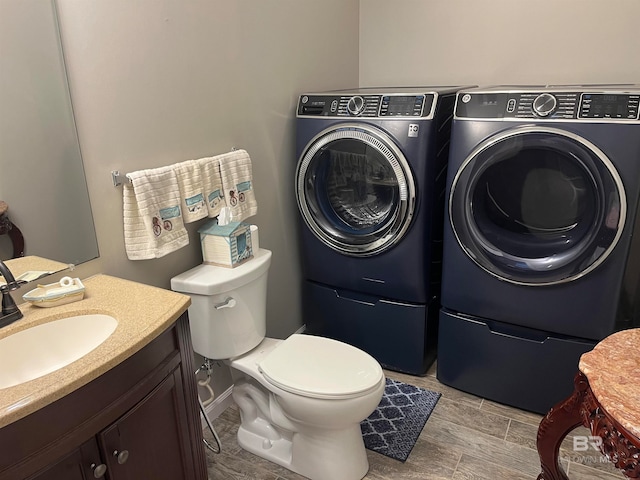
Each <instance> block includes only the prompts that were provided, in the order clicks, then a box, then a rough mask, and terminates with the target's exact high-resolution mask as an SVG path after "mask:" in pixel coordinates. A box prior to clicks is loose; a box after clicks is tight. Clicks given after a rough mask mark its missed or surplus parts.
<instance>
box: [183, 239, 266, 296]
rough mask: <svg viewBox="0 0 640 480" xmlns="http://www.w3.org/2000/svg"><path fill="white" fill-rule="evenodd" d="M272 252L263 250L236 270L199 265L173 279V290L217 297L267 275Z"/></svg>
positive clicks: (255, 253)
mask: <svg viewBox="0 0 640 480" xmlns="http://www.w3.org/2000/svg"><path fill="white" fill-rule="evenodd" d="M270 264H271V251H270V250H265V249H263V248H261V249H259V250H258V251H256V252H254V254H253V258H252V259H250V260H247V261H246V262H244V263H242V264H241V265H239V266H237V267H235V268H226V267H218V266H215V265H204V264H203V265H198V266H197V267H194V268H192V269H191V270H188V271H186V272H184V273H181V274H180V275H177V276H175V277H173V278H172V279H171V290H173V291H174V292H181V293H187V294H190V293H191V294H196V295H217V294H220V293H224V292H229V291H231V290H235V289H236V288H239V287H241V286H243V285H246V284H247V283H249V282H252V281H253V280H255V279H257V278H258V277H260V276H261V275H262V274H264V273H266V272H267V270H268V269H269V265H270Z"/></svg>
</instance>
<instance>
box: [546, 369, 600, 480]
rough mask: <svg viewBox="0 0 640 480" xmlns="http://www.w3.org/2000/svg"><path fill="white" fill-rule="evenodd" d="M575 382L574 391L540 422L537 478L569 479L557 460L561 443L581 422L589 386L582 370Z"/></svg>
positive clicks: (548, 479) (550, 479)
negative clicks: (540, 468) (539, 471)
mask: <svg viewBox="0 0 640 480" xmlns="http://www.w3.org/2000/svg"><path fill="white" fill-rule="evenodd" d="M574 384H575V388H574V391H573V394H572V395H571V396H570V397H569V398H568V399H566V400H564V401H563V402H561V403H559V404H557V405H556V406H555V407H553V408H552V409H551V410H549V413H547V415H546V416H545V417H544V418H543V419H542V421H541V422H540V427H539V428H538V439H537V447H538V455H539V456H540V464H541V467H542V473H540V475H538V480H568V479H569V477H567V475H566V474H565V473H564V471H563V470H562V467H561V466H560V464H559V463H558V454H559V451H560V444H561V443H562V441H563V440H564V438H565V437H566V436H567V434H568V433H569V432H570V431H571V430H573V429H574V428H576V427H578V426H580V425H582V414H581V407H582V403H583V401H584V397H585V393H586V391H587V389H588V388H589V384H588V382H587V379H586V378H585V377H584V375H582V373H578V374H577V375H576V377H575V380H574Z"/></svg>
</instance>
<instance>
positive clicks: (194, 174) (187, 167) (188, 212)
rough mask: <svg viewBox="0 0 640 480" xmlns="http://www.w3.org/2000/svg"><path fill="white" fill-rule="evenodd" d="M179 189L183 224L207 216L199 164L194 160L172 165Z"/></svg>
mask: <svg viewBox="0 0 640 480" xmlns="http://www.w3.org/2000/svg"><path fill="white" fill-rule="evenodd" d="M173 169H174V170H175V172H176V177H177V179H178V188H179V189H180V200H181V205H182V219H183V221H184V223H191V222H195V221H196V220H200V219H201V218H204V217H206V216H207V215H208V210H207V205H206V204H205V202H204V194H203V193H202V192H203V185H202V175H201V173H200V164H199V163H198V162H197V161H195V160H187V161H186V162H181V163H176V164H175V165H173Z"/></svg>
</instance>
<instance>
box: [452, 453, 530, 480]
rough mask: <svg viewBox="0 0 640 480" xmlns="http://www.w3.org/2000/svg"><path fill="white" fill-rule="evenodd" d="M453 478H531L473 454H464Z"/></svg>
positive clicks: (510, 479)
mask: <svg viewBox="0 0 640 480" xmlns="http://www.w3.org/2000/svg"><path fill="white" fill-rule="evenodd" d="M452 479H453V480H503V479H504V480H507V479H508V480H531V479H532V477H531V475H527V474H524V473H521V472H518V471H515V470H511V469H508V468H505V467H503V466H502V465H498V464H496V463H492V462H489V461H487V460H482V459H479V458H476V457H473V456H471V455H462V458H461V459H460V463H458V468H456V471H455V473H454V474H453V477H452Z"/></svg>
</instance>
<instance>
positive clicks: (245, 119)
mask: <svg viewBox="0 0 640 480" xmlns="http://www.w3.org/2000/svg"><path fill="white" fill-rule="evenodd" d="M58 7H59V17H60V30H61V35H62V43H63V48H64V51H65V57H66V61H67V69H68V76H69V83H70V89H71V97H72V101H73V106H74V111H75V117H76V122H77V125H78V135H79V139H80V145H81V146H82V154H83V158H84V164H85V169H86V175H87V182H88V187H89V194H90V197H91V204H92V208H93V215H94V219H95V225H96V231H97V237H98V243H99V248H100V262H101V264H102V268H101V269H102V271H103V272H105V273H108V274H112V275H116V276H120V277H124V278H128V279H132V280H136V281H140V282H143V283H147V284H151V285H157V286H161V287H166V288H168V287H169V285H170V279H171V277H172V276H174V275H176V274H178V273H180V272H183V271H185V270H187V269H189V268H191V267H193V266H195V265H197V264H199V263H201V261H202V257H201V253H200V246H199V242H198V237H197V233H196V232H195V230H196V229H197V227H198V225H200V224H201V222H195V223H194V224H189V230H190V238H191V242H190V245H189V246H187V247H185V248H183V249H181V250H179V251H177V252H174V253H171V254H169V255H167V256H166V257H163V258H161V259H156V260H145V261H129V260H128V259H127V257H126V254H125V251H124V243H123V227H122V188H114V187H113V185H112V183H111V176H110V172H111V170H119V171H120V172H122V173H126V172H129V171H133V170H139V169H143V168H153V167H159V166H163V165H169V164H172V163H175V162H178V161H182V160H187V159H191V158H200V157H204V156H210V155H213V154H217V153H224V152H226V151H229V150H230V149H231V148H232V147H238V148H244V149H246V150H247V151H248V152H249V154H250V155H251V157H252V160H253V174H254V184H255V192H256V197H257V200H258V204H259V209H258V210H259V213H258V215H256V216H255V217H252V218H251V219H250V221H251V222H252V223H255V224H257V225H258V226H259V229H260V244H261V246H263V247H265V248H269V249H270V250H272V251H273V255H274V256H273V261H272V266H271V270H270V273H269V275H270V283H269V298H268V329H267V334H268V335H270V336H274V337H285V336H287V335H289V334H290V333H291V332H293V331H295V330H296V329H297V328H299V327H300V326H301V325H302V323H303V322H302V319H301V318H300V305H299V303H300V300H299V299H300V295H299V290H300V269H299V260H298V248H297V245H296V243H297V238H296V221H297V216H296V208H297V207H296V202H295V196H294V194H293V183H294V180H293V172H294V168H295V158H294V112H295V104H296V100H297V95H298V94H299V93H301V92H302V91H304V90H318V89H326V88H341V87H345V86H352V85H357V84H358V62H357V58H358V28H357V26H358V1H357V0H349V1H345V0H325V1H323V2H317V1H311V0H302V1H301V0H277V1H276V0H267V1H265V0H234V1H223V0H208V1H204V0H189V1H180V0H168V1H159V0H136V1H134V2H132V1H130V0H91V1H81V0H59V1H58ZM316 25H321V26H323V28H326V26H327V25H332V27H331V28H330V31H331V34H330V35H327V36H322V37H319V36H317V35H309V32H310V31H314V32H317V31H318V28H317V27H316Z"/></svg>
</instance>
